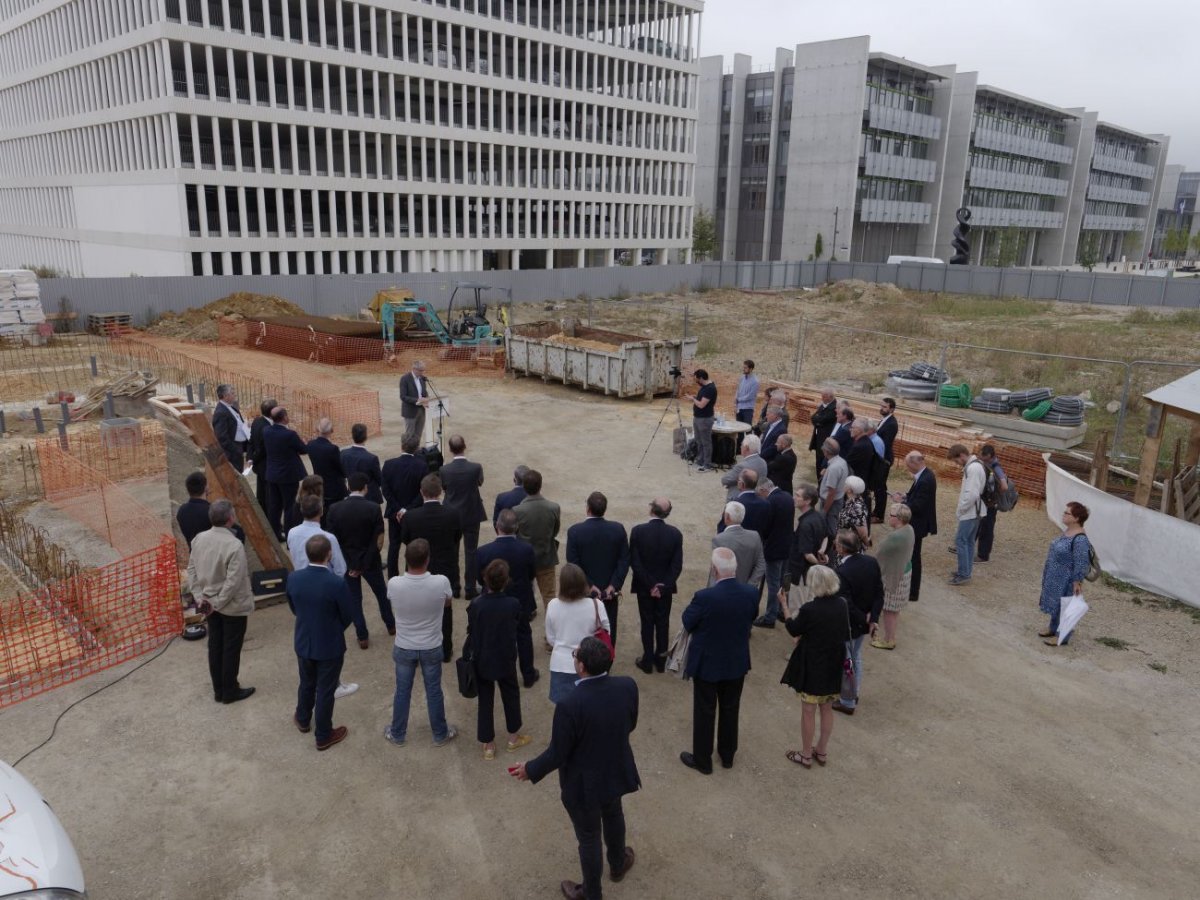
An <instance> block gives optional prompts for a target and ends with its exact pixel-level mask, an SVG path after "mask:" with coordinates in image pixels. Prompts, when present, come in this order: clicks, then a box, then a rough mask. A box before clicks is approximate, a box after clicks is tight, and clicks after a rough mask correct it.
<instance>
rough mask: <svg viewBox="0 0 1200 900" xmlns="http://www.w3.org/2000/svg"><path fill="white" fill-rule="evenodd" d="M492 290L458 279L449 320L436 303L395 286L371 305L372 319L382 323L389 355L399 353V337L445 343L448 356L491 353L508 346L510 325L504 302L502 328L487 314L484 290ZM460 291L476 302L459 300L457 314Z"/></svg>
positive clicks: (382, 292) (501, 311) (488, 286)
mask: <svg viewBox="0 0 1200 900" xmlns="http://www.w3.org/2000/svg"><path fill="white" fill-rule="evenodd" d="M490 290H492V287H491V285H487V284H479V283H477V282H471V281H460V282H457V283H456V284H455V285H454V291H453V292H452V293H451V294H450V304H449V306H448V308H447V309H446V318H445V321H442V317H441V316H440V315H439V314H438V312H437V310H436V309H434V308H433V304H432V303H429V302H428V301H425V300H418V299H417V298H416V296H415V295H414V294H413V292H412V291H410V290H409V289H408V288H401V287H391V288H388V289H386V290H382V291H379V292H378V293H377V294H376V295H375V297H374V299H372V300H371V304H370V306H369V307H368V308H369V310H370V312H371V316H372V318H374V319H375V321H376V322H378V323H379V324H380V327H381V330H382V332H383V340H384V343H385V344H386V346H387V353H388V356H389V357H391V356H394V355H395V349H396V341H397V340H401V341H426V342H433V341H437V342H439V343H441V344H443V345H444V350H443V354H444V355H445V357H447V358H449V357H451V356H454V357H458V356H466V355H468V354H467V353H465V352H463V351H470V350H477V351H485V352H489V353H490V352H492V351H494V350H496V349H497V348H499V347H502V346H503V345H504V334H503V329H504V328H507V327H508V308H507V306H506V305H500V306H498V310H499V319H500V323H501V331H500V333H496V332H494V331H493V330H492V323H491V322H489V321H488V317H487V310H488V307H487V304H486V303H484V302H483V292H484V291H490ZM460 291H462V292H463V293H464V294H472V295H473V296H474V301H475V302H474V308H473V309H472V308H470V307H469V306H468V305H467V303H466V301H465V300H463V301H458V302H459V312H458V314H457V317H456V316H455V312H454V307H455V301H456V300H457V298H458V294H459V292H460ZM510 302H511V301H510ZM454 351H458V352H454ZM439 355H442V354H439Z"/></svg>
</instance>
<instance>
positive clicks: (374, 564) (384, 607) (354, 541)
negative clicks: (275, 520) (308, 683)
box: [325, 472, 396, 650]
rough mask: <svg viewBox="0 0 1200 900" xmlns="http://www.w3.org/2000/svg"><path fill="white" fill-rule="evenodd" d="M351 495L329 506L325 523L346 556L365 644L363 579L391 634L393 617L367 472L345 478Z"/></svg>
mask: <svg viewBox="0 0 1200 900" xmlns="http://www.w3.org/2000/svg"><path fill="white" fill-rule="evenodd" d="M348 480H349V483H350V496H349V497H347V498H346V499H345V500H341V501H339V502H337V503H335V504H333V506H331V507H329V514H328V515H327V516H326V517H325V527H326V528H328V529H329V531H330V533H331V534H333V536H334V537H335V538H337V540H338V543H339V544H340V545H341V547H342V555H343V556H344V557H345V558H346V584H347V585H348V586H349V588H350V599H351V601H352V602H353V603H354V611H355V615H354V630H355V632H357V635H358V646H360V647H362V649H364V650H366V649H367V646H368V640H369V638H368V634H367V621H366V619H365V618H364V617H363V611H362V583H363V581H364V580H365V581H366V582H367V584H369V585H370V586H371V592H372V593H374V594H375V602H376V603H377V604H379V617H380V618H381V619H383V624H384V625H386V626H387V632H388V634H390V635H394V634H395V633H396V617H395V616H394V615H393V613H392V604H391V601H389V600H388V595H387V585H386V584H384V581H383V559H382V558H381V557H380V555H379V542H380V539H381V538H382V537H383V518H382V517H381V516H380V515H379V507H378V506H376V505H375V504H374V503H372V502H371V501H370V500H369V499H367V476H366V475H365V474H364V473H363V472H355V473H354V474H353V475H351V476H350V478H349V479H348Z"/></svg>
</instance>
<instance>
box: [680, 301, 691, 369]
mask: <svg viewBox="0 0 1200 900" xmlns="http://www.w3.org/2000/svg"><path fill="white" fill-rule="evenodd" d="M689 309H691V304H690V303H685V304H683V339H684V340H685V341H686V340H687V336H688V310H689ZM679 361H680V362H683V348H682V347H680V348H679Z"/></svg>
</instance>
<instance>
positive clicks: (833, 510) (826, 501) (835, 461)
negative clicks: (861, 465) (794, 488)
mask: <svg viewBox="0 0 1200 900" xmlns="http://www.w3.org/2000/svg"><path fill="white" fill-rule="evenodd" d="M821 452H822V453H823V454H824V455H825V472H824V474H822V475H821V488H820V490H821V512H823V513H824V514H825V523H826V524H825V530H826V531H827V532H828V533H829V537H830V539H831V540H832V539H833V536H834V535H836V534H837V526H838V516H839V515H841V512H842V498H843V495H844V494H845V492H846V478H847V477H848V476H849V475H850V467H849V465H848V464H847V463H846V460H845V459H844V458H843V457H842V456H841V446H840V445H839V444H838V442H837V440H836V439H835V438H831V437H830V438H825V442H824V443H823V444H822V445H821Z"/></svg>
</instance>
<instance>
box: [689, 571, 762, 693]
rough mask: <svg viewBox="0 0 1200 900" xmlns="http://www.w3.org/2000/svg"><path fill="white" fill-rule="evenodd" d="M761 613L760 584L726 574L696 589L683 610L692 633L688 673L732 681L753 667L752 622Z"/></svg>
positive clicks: (702, 679) (694, 675) (708, 679)
mask: <svg viewBox="0 0 1200 900" xmlns="http://www.w3.org/2000/svg"><path fill="white" fill-rule="evenodd" d="M757 614H758V587H757V586H756V585H750V584H741V583H740V582H738V581H737V579H735V578H724V579H722V580H720V581H718V582H717V583H716V584H714V585H713V586H712V587H708V588H704V589H703V590H700V591H696V595H695V596H694V597H692V602H691V603H689V604H688V605H687V609H685V610H684V611H683V627H684V628H685V629H686V630H687V631H689V632H690V633H691V635H692V641H691V643H690V644H689V645H688V655H687V674H688V675H689V676H691V677H692V678H698V679H700V680H701V681H731V680H733V679H735V678H741V677H742V676H744V675H745V674H746V673H747V672H749V671H750V626H751V625H752V624H753V622H754V617H755V616H756V615H757Z"/></svg>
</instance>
